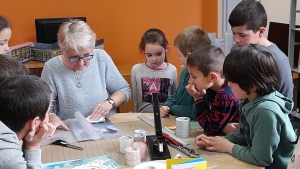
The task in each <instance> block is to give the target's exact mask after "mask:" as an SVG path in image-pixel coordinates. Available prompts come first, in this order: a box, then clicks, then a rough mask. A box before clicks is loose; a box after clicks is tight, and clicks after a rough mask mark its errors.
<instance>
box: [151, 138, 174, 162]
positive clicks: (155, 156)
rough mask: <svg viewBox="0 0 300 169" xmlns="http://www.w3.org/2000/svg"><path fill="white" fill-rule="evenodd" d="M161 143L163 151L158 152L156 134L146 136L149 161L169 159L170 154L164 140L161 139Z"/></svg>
mask: <svg viewBox="0 0 300 169" xmlns="http://www.w3.org/2000/svg"><path fill="white" fill-rule="evenodd" d="M162 144H163V152H160V151H159V149H158V140H157V139H156V136H154V135H152V136H147V146H148V151H149V156H150V159H151V161H152V160H165V159H170V158H171V155H170V152H169V149H168V146H167V143H166V141H165V140H162Z"/></svg>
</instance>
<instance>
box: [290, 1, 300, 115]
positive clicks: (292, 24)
mask: <svg viewBox="0 0 300 169" xmlns="http://www.w3.org/2000/svg"><path fill="white" fill-rule="evenodd" d="M297 13H300V10H297V0H291V7H290V24H289V25H290V26H289V45H288V57H289V61H290V66H291V69H292V73H293V78H294V74H296V75H295V76H296V77H295V79H294V82H296V83H294V84H295V88H296V90H297V91H299V90H298V88H299V74H300V67H299V66H300V65H299V63H297V67H296V68H294V56H295V52H294V50H295V45H300V42H295V33H296V31H300V28H296V15H297ZM297 95H298V92H296V95H295V92H294V101H295V103H294V104H295V105H296V106H295V107H296V110H294V111H292V112H291V114H292V115H293V116H295V117H297V118H299V119H300V113H298V112H299V109H298V105H297Z"/></svg>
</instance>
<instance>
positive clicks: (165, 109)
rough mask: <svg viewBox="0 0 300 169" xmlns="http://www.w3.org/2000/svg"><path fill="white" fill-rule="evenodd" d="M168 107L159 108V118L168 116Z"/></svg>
mask: <svg viewBox="0 0 300 169" xmlns="http://www.w3.org/2000/svg"><path fill="white" fill-rule="evenodd" d="M169 111H170V107H169V106H162V107H161V108H160V117H165V116H167V115H168V114H169Z"/></svg>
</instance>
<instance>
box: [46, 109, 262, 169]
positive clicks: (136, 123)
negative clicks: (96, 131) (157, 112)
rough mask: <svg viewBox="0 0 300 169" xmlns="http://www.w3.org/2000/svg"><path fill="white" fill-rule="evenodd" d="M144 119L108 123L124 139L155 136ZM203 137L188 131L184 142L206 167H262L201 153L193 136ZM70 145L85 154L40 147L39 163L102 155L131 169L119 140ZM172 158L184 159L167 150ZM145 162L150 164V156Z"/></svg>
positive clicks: (170, 120)
mask: <svg viewBox="0 0 300 169" xmlns="http://www.w3.org/2000/svg"><path fill="white" fill-rule="evenodd" d="M139 115H144V116H146V117H147V118H149V119H153V113H117V114H111V115H109V116H108V118H109V120H110V121H111V122H112V123H114V124H115V125H116V127H117V128H118V129H119V130H120V131H121V132H122V133H123V135H132V134H133V131H134V130H136V129H144V130H145V131H146V132H147V135H154V128H153V127H151V126H150V125H148V124H147V123H145V122H143V121H142V120H140V119H139V118H137V116H139ZM175 119H176V117H175V116H169V117H165V118H162V120H161V121H162V126H167V125H172V124H175V123H176V120H175ZM200 134H203V130H202V129H193V130H191V136H190V137H188V138H184V140H186V141H187V142H189V143H190V146H191V147H192V148H194V149H195V150H196V153H199V154H200V155H201V157H203V158H204V160H205V161H207V162H208V166H213V165H218V167H219V169H229V168H239V169H260V168H263V167H260V166H256V165H251V164H249V163H246V162H243V161H241V160H238V159H237V158H235V157H233V156H232V155H229V154H226V153H217V152H210V151H206V150H204V149H200V148H199V147H198V146H196V144H195V142H194V139H195V137H196V136H198V135H200ZM73 145H76V146H80V147H82V148H84V150H82V151H80V150H76V149H71V148H66V147H61V146H57V145H47V146H43V147H42V162H43V163H49V162H56V161H64V160H72V159H79V158H89V157H96V156H101V155H110V156H111V157H112V158H113V159H114V160H115V161H116V162H117V163H118V164H119V165H120V166H122V168H126V169H130V168H133V167H129V166H126V164H125V155H124V154H123V153H121V152H120V147H119V138H109V139H101V140H96V141H85V142H78V143H74V144H73ZM169 151H170V153H171V156H172V157H174V156H175V155H176V154H177V153H179V154H181V155H182V156H183V157H187V156H186V155H184V154H183V153H180V152H179V151H177V150H175V149H174V148H172V147H170V146H169ZM145 161H150V158H149V155H147V158H146V160H145ZM145 161H142V162H145Z"/></svg>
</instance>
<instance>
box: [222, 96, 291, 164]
mask: <svg viewBox="0 0 300 169" xmlns="http://www.w3.org/2000/svg"><path fill="white" fill-rule="evenodd" d="M292 108H293V101H292V100H290V99H289V98H286V97H284V96H283V95H282V94H280V93H279V92H277V91H276V92H273V93H270V94H267V95H263V96H258V97H256V98H255V99H253V100H252V101H250V102H249V103H246V102H241V116H240V122H239V130H237V131H236V132H234V133H232V134H229V135H227V136H225V138H226V139H228V140H229V141H231V142H232V143H234V144H235V145H234V146H233V148H232V155H234V156H235V157H237V158H238V159H240V160H243V161H246V162H249V163H252V164H256V165H260V166H265V167H266V169H285V168H287V165H288V163H289V161H290V158H291V156H292V154H293V150H294V147H295V144H292V143H291V142H294V141H296V134H295V132H294V129H293V127H292V124H291V122H290V119H289V116H288V114H289V113H290V112H291V110H292Z"/></svg>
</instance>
